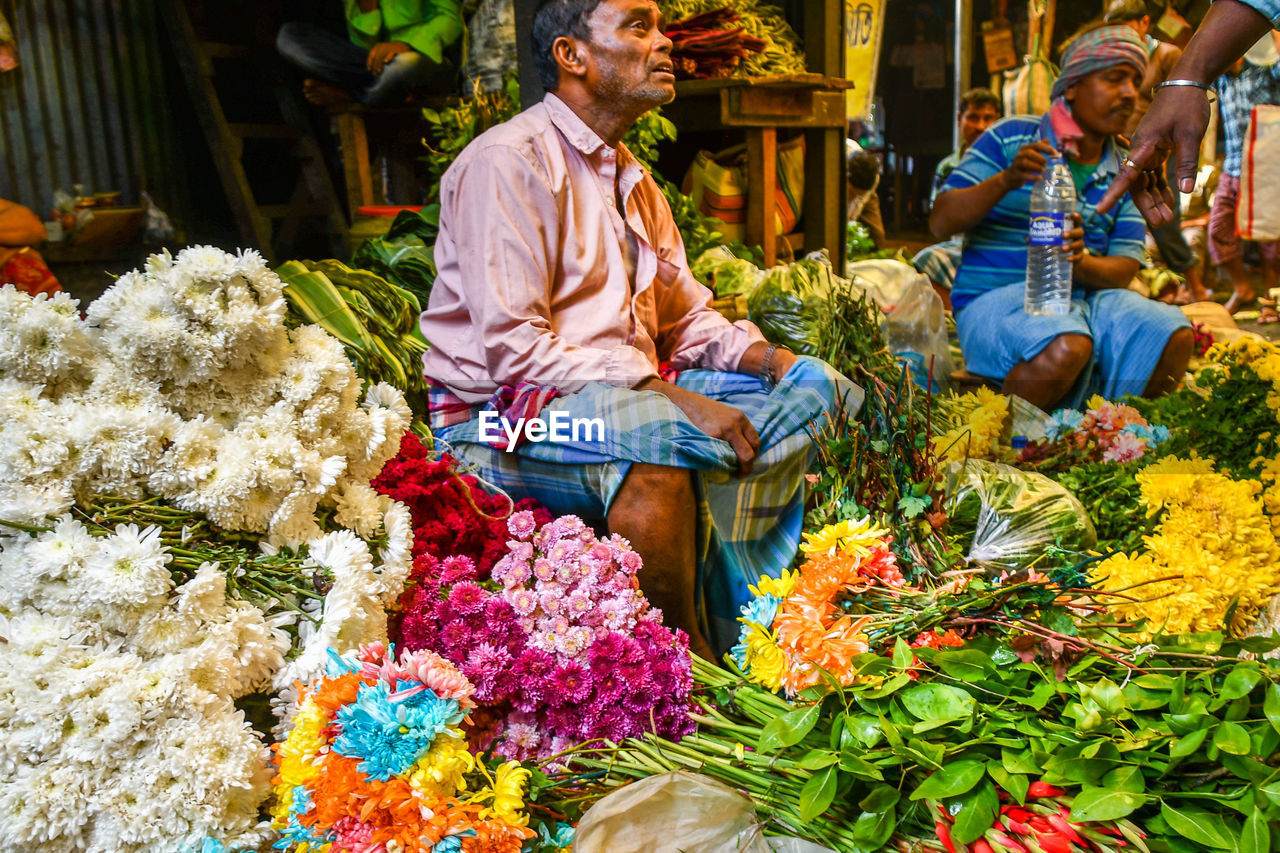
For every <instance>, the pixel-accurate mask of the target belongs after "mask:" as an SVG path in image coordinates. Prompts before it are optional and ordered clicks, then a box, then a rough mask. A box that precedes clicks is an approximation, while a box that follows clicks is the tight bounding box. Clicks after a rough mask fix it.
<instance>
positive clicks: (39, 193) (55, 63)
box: [0, 0, 185, 215]
mask: <svg viewBox="0 0 1280 853" xmlns="http://www.w3.org/2000/svg"><path fill="white" fill-rule="evenodd" d="M157 2H173V0H0V11H2V12H3V13H4V15H5V17H6V18H7V19H8V20H9V24H10V25H11V26H12V28H13V30H14V34H15V36H16V37H17V43H18V58H19V61H20V63H21V64H20V65H19V67H18V68H17V69H15V70H12V71H8V72H4V73H0V198H6V199H10V200H12V201H17V202H20V203H22V204H25V205H27V206H28V207H32V208H33V209H35V210H36V211H38V212H40V213H41V214H42V215H45V214H47V213H48V210H49V207H50V205H51V204H52V202H53V192H54V190H55V189H64V190H67V191H71V189H72V186H73V185H74V184H83V185H84V189H85V191H86V192H107V191H111V190H120V191H121V192H123V193H124V202H125V203H126V204H133V203H136V202H137V201H138V196H139V193H140V192H141V191H142V190H145V189H148V188H153V189H152V193H153V195H156V196H163V197H165V201H166V202H167V203H168V204H170V205H171V206H173V205H176V206H178V207H184V206H185V205H183V204H182V202H183V201H184V200H185V199H184V198H183V197H182V195H181V192H180V188H179V189H178V191H176V192H175V188H173V187H166V184H167V183H168V182H170V181H173V180H174V179H175V178H177V176H180V175H181V174H182V168H181V162H182V161H181V158H180V152H179V151H178V150H177V147H176V144H175V139H174V127H173V118H172V110H171V109H169V108H168V106H167V104H168V98H169V97H170V96H171V93H172V92H175V91H180V90H181V87H180V83H181V81H180V80H167V79H166V70H165V65H164V64H163V62H164V58H163V56H162V54H161V43H162V38H163V34H162V32H161V26H162V24H161V21H160V19H159V16H158V15H157V14H156V5H155V4H156V3H157ZM174 73H176V72H174ZM178 180H179V181H180V180H181V179H180V178H178ZM156 189H160V190H162V191H161V192H159V193H157V192H156ZM164 190H167V191H164ZM175 196H177V197H176V198H175ZM157 200H159V198H158V199H157ZM171 212H174V211H171Z"/></svg>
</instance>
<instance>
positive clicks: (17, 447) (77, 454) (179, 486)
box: [0, 246, 410, 544]
mask: <svg viewBox="0 0 1280 853" xmlns="http://www.w3.org/2000/svg"><path fill="white" fill-rule="evenodd" d="M281 290H282V284H281V282H280V279H279V278H278V277H277V276H276V275H275V274H274V273H273V272H271V270H269V269H268V268H267V266H266V264H265V263H264V262H263V260H262V258H261V256H259V255H258V254H257V253H256V252H248V251H246V252H241V253H240V254H239V255H230V254H228V253H226V252H223V251H220V250H218V249H213V248H210V247H202V246H197V247H193V248H189V249H185V250H183V251H182V252H180V253H179V254H178V256H177V258H172V257H170V256H169V255H168V254H167V253H166V254H164V255H154V256H152V257H151V259H150V260H149V261H148V263H147V266H146V268H145V269H143V270H139V271H134V272H130V273H126V274H125V275H123V276H121V277H120V278H119V279H117V280H116V283H115V284H114V285H113V286H112V287H111V288H110V289H108V290H107V291H106V292H105V293H104V294H103V295H102V296H101V297H100V298H99V299H97V300H96V301H95V302H93V303H92V304H91V305H90V306H89V308H88V311H87V317H86V319H84V320H82V319H81V318H80V314H79V311H78V303H77V302H76V300H74V299H71V298H70V297H68V296H67V295H66V294H64V293H60V294H58V295H56V296H55V297H54V298H52V299H49V298H48V297H46V296H43V295H42V296H39V297H36V298H34V299H33V298H31V297H30V296H27V295H26V294H22V293H19V292H17V291H16V290H15V289H14V288H12V287H5V288H0V518H5V519H8V520H10V521H20V522H32V523H40V522H41V521H42V520H43V519H45V518H51V517H57V516H58V515H61V514H62V513H64V512H66V511H67V510H69V509H70V508H71V506H72V504H73V503H76V502H79V503H81V504H85V503H88V502H90V501H91V500H92V498H93V496H95V495H119V496H124V497H129V498H134V497H140V496H143V495H147V494H150V495H158V496H161V497H164V498H166V499H168V500H170V501H171V502H172V503H173V504H174V505H175V506H177V507H179V508H181V509H184V510H188V511H190V512H197V513H201V514H203V515H206V516H207V517H208V518H209V519H210V520H211V521H213V522H214V523H216V524H218V525H221V526H223V527H226V528H230V529H233V530H245V531H254V532H266V533H269V534H270V538H271V541H272V542H275V543H278V544H300V543H303V542H306V541H308V540H310V539H313V538H315V537H317V536H319V535H320V534H321V533H322V532H323V531H322V530H321V528H320V526H319V523H318V521H317V519H316V511H317V509H320V508H325V509H331V510H333V512H334V518H335V520H336V521H337V523H338V524H339V525H342V526H344V527H348V528H350V529H352V530H355V531H356V532H357V533H359V534H360V535H361V536H364V537H366V538H372V537H374V536H376V535H378V534H379V532H380V530H381V529H382V527H383V520H384V517H385V515H386V511H387V508H388V506H389V505H390V503H391V502H390V501H389V500H387V499H386V498H383V497H381V496H379V495H378V494H376V493H375V492H374V491H373V490H372V489H371V488H370V487H369V481H370V479H372V478H373V477H374V476H376V475H377V473H378V472H379V471H380V470H381V469H382V466H383V464H384V463H385V462H386V461H387V460H388V459H390V458H391V457H392V456H394V455H395V453H396V450H397V448H398V447H399V444H400V437H401V435H402V434H403V433H404V431H405V429H406V428H407V427H408V425H409V419H410V412H409V408H408V406H407V405H406V404H405V401H404V395H403V394H401V393H400V392H399V391H397V390H396V389H394V388H392V387H391V386H389V385H385V384H379V385H375V386H373V387H371V388H370V389H369V390H368V391H367V392H365V393H364V394H363V395H362V394H361V381H360V379H359V377H358V376H356V374H355V370H354V368H352V366H351V362H350V361H348V360H347V358H346V356H345V355H344V353H343V350H342V345H341V344H340V343H339V342H338V341H337V340H336V339H334V338H332V337H330V336H329V335H328V334H327V333H326V332H324V331H323V330H322V329H320V328H319V327H317V326H302V327H300V328H297V329H291V330H290V329H286V328H285V325H284V322H283V321H284V316H285V302H284V299H283V298H282V296H281Z"/></svg>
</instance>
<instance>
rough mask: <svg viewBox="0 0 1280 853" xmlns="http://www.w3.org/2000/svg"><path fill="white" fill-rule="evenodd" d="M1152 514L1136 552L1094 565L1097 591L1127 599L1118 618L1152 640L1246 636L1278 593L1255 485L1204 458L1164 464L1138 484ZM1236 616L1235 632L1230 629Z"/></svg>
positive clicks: (1278, 566) (1119, 604)
mask: <svg viewBox="0 0 1280 853" xmlns="http://www.w3.org/2000/svg"><path fill="white" fill-rule="evenodd" d="M1137 479H1138V483H1139V485H1140V487H1141V501H1142V504H1143V505H1144V506H1145V507H1146V508H1147V512H1148V514H1151V515H1154V514H1156V513H1161V512H1163V516H1162V517H1161V519H1160V523H1159V526H1158V528H1157V530H1156V533H1155V535H1153V536H1149V537H1147V540H1146V542H1147V548H1146V550H1144V551H1142V552H1140V553H1132V554H1117V555H1115V556H1112V557H1109V558H1108V559H1106V560H1103V561H1102V562H1100V563H1098V564H1097V566H1096V567H1095V568H1094V570H1093V576H1094V578H1095V580H1096V582H1097V584H1098V585H1099V587H1100V588H1102V589H1105V590H1110V591H1115V592H1121V591H1123V592H1124V593H1125V595H1124V596H1119V597H1117V598H1116V599H1115V601H1114V602H1112V603H1111V605H1110V610H1111V612H1112V613H1114V614H1115V615H1116V616H1119V617H1120V618H1122V619H1126V620H1129V621H1136V620H1139V619H1145V620H1146V631H1147V633H1148V634H1150V633H1153V632H1161V633H1164V634H1181V633H1187V632H1205V631H1218V630H1222V629H1223V628H1224V627H1225V628H1227V629H1229V630H1231V631H1232V632H1233V633H1236V634H1240V633H1242V632H1243V631H1244V630H1245V629H1246V628H1247V627H1248V626H1249V624H1250V623H1251V621H1252V619H1253V617H1255V616H1256V615H1257V613H1258V610H1259V608H1261V607H1262V606H1263V605H1264V604H1265V603H1266V602H1267V600H1268V599H1269V598H1270V597H1271V596H1273V595H1275V594H1276V593H1277V592H1280V545H1278V544H1277V542H1276V538H1275V535H1274V534H1273V532H1272V529H1271V524H1270V522H1269V521H1268V519H1267V517H1266V515H1265V514H1264V512H1263V506H1262V500H1261V499H1260V497H1259V492H1260V491H1261V488H1262V485H1261V483H1259V482H1258V481H1256V480H1233V479H1231V478H1230V477H1227V476H1226V475H1224V474H1221V473H1218V472H1217V471H1215V470H1214V466H1213V463H1212V462H1210V461H1208V460H1206V459H1198V458H1194V457H1193V458H1191V459H1185V460H1184V459H1179V458H1178V457H1176V456H1170V457H1166V458H1164V459H1162V460H1160V461H1159V462H1157V463H1155V464H1153V465H1150V466H1148V467H1147V468H1145V469H1143V470H1142V471H1141V472H1139V473H1138V475H1137ZM1232 607H1234V616H1233V619H1232V623H1231V624H1230V625H1225V626H1224V621H1225V620H1226V616H1227V613H1228V610H1229V609H1231V608H1232Z"/></svg>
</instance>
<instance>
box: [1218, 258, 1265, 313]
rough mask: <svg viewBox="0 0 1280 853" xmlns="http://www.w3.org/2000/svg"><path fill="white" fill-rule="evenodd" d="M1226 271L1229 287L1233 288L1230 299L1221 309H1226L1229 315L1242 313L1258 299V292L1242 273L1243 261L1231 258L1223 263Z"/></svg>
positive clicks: (1246, 275) (1244, 273)
mask: <svg viewBox="0 0 1280 853" xmlns="http://www.w3.org/2000/svg"><path fill="white" fill-rule="evenodd" d="M1223 266H1224V267H1226V269H1227V275H1229V276H1231V287H1232V288H1233V291H1232V294H1231V298H1230V299H1228V300H1227V301H1226V304H1225V305H1223V306H1222V307H1224V308H1226V309H1227V311H1228V312H1229V313H1231V314H1235V313H1236V312H1237V311H1243V310H1244V309H1245V308H1247V307H1249V306H1251V305H1252V304H1253V301H1254V300H1255V299H1257V298H1258V292H1257V291H1256V290H1254V288H1253V283H1252V282H1250V281H1249V276H1248V274H1247V273H1246V272H1245V271H1244V259H1243V258H1232V259H1231V260H1229V261H1226V262H1225V263H1223Z"/></svg>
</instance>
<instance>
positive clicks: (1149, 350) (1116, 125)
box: [929, 25, 1194, 409]
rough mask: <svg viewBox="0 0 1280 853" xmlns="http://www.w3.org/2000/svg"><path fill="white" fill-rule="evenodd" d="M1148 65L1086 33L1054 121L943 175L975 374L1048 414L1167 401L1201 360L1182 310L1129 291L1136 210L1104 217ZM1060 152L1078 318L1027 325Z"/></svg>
mask: <svg viewBox="0 0 1280 853" xmlns="http://www.w3.org/2000/svg"><path fill="white" fill-rule="evenodd" d="M1146 63H1147V52H1146V47H1145V45H1144V44H1143V43H1142V40H1141V39H1139V38H1138V35H1137V33H1135V32H1134V31H1133V30H1132V29H1130V28H1128V27H1124V26H1114V25H1112V26H1102V27H1098V28H1095V29H1092V30H1087V31H1085V32H1084V33H1082V34H1080V35H1079V36H1077V37H1076V38H1075V39H1073V40H1072V41H1071V42H1069V43H1068V44H1067V46H1066V47H1065V48H1064V49H1063V55H1062V73H1061V75H1060V76H1059V77H1058V79H1057V81H1056V82H1055V83H1054V86H1053V91H1052V97H1053V105H1052V107H1051V108H1050V110H1049V112H1048V114H1046V115H1045V116H1044V117H1043V118H1034V117H1030V116H1013V117H1010V118H1006V119H1002V120H1001V121H999V122H997V123H996V124H995V125H993V126H992V127H991V129H990V130H988V131H987V132H986V133H985V134H983V135H982V136H981V137H980V138H979V139H978V141H977V142H975V143H974V144H973V145H972V146H971V147H970V148H969V150H968V151H967V152H966V153H965V156H964V158H963V159H962V160H961V161H960V165H959V166H958V167H957V168H956V169H955V171H953V172H952V173H951V176H950V177H949V178H947V181H946V183H945V184H944V185H943V192H942V193H941V194H940V195H939V196H938V200H937V203H936V204H935V205H934V208H933V213H932V214H931V215H930V217H929V226H930V228H931V229H932V230H933V233H934V234H935V235H937V236H940V237H941V236H946V235H948V234H955V233H957V232H964V233H965V245H964V254H963V257H962V260H961V264H960V269H959V272H958V273H957V274H956V283H955V288H954V289H953V290H952V293H951V302H952V306H953V308H954V310H955V312H956V324H957V327H958V331H959V335H960V348H961V350H962V352H963V353H964V357H965V364H966V367H967V368H968V370H969V371H970V372H971V373H975V374H977V375H979V376H987V377H991V378H993V379H999V380H1002V381H1003V390H1004V391H1005V393H1009V394H1017V395H1018V396H1020V397H1023V398H1025V399H1027V400H1029V401H1031V402H1032V403H1035V404H1036V405H1037V406H1040V407H1041V408H1043V409H1051V408H1053V407H1055V406H1057V405H1059V404H1061V403H1063V401H1064V398H1067V397H1068V395H1069V394H1071V392H1073V391H1074V392H1075V394H1074V395H1073V402H1074V400H1078V399H1081V398H1082V397H1087V396H1088V394H1089V393H1092V392H1094V391H1097V392H1099V393H1101V394H1102V395H1103V396H1105V397H1106V398H1107V399H1116V398H1118V397H1120V396H1122V395H1125V394H1144V395H1147V396H1152V395H1157V394H1162V393H1164V392H1166V391H1168V390H1170V389H1172V388H1173V387H1175V386H1176V384H1177V382H1178V380H1179V379H1180V378H1181V377H1182V375H1183V373H1184V372H1185V370H1186V367H1187V362H1188V360H1189V359H1190V357H1191V348H1192V344H1193V341H1194V336H1193V334H1192V331H1191V327H1190V324H1189V323H1188V322H1187V319H1186V317H1184V316H1183V314H1182V312H1181V311H1180V310H1179V309H1177V308H1175V307H1173V306H1170V305H1164V304H1162V303H1159V302H1154V301H1152V300H1150V299H1146V298H1144V297H1142V296H1140V295H1138V294H1136V293H1134V292H1132V291H1130V290H1128V284H1129V281H1130V280H1131V279H1132V278H1133V276H1134V274H1135V273H1136V272H1137V271H1138V268H1139V266H1140V265H1141V263H1142V260H1143V255H1144V248H1143V247H1144V236H1145V234H1146V228H1145V225H1144V223H1143V221H1142V217H1141V216H1140V215H1139V214H1138V211H1137V208H1136V207H1135V206H1134V204H1133V202H1132V200H1130V199H1128V198H1124V199H1122V200H1121V203H1120V204H1119V205H1117V206H1116V208H1115V209H1113V210H1112V211H1111V212H1110V213H1107V214H1099V213H1098V212H1097V210H1096V205H1097V203H1098V201H1099V200H1100V199H1101V198H1102V196H1103V194H1104V193H1105V192H1106V190H1107V187H1108V186H1110V184H1111V181H1112V180H1113V179H1114V178H1115V175H1116V172H1117V171H1118V170H1119V168H1120V161H1121V159H1122V158H1123V157H1124V150H1123V149H1122V148H1120V147H1119V146H1118V145H1117V143H1116V141H1115V135H1116V134H1117V133H1120V132H1121V131H1122V130H1124V127H1125V124H1126V122H1127V121H1128V119H1129V116H1130V114H1131V113H1132V112H1133V107H1134V104H1135V102H1136V101H1137V95H1138V86H1139V85H1140V84H1141V81H1142V73H1143V71H1144V70H1145V68H1146ZM1056 151H1062V152H1064V153H1065V155H1066V159H1067V164H1068V165H1069V166H1070V168H1071V172H1072V175H1073V177H1074V178H1075V183H1076V190H1077V196H1078V199H1079V200H1078V203H1077V211H1078V212H1077V213H1076V214H1074V218H1075V222H1076V227H1075V228H1074V229H1072V230H1071V231H1070V233H1069V236H1070V240H1071V246H1070V249H1069V251H1070V252H1071V260H1072V270H1073V278H1074V285H1075V289H1074V291H1073V293H1072V302H1071V310H1070V313H1068V314H1065V315H1060V316H1029V315H1028V314H1027V313H1026V312H1025V311H1024V310H1023V297H1024V292H1025V282H1026V268H1027V234H1028V229H1029V224H1030V201H1031V189H1032V184H1033V183H1034V182H1035V181H1038V180H1039V179H1040V177H1041V175H1042V174H1043V172H1044V168H1045V164H1046V162H1047V157H1048V156H1051V155H1052V154H1054V153H1055V152H1056ZM1064 251H1067V249H1064Z"/></svg>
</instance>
